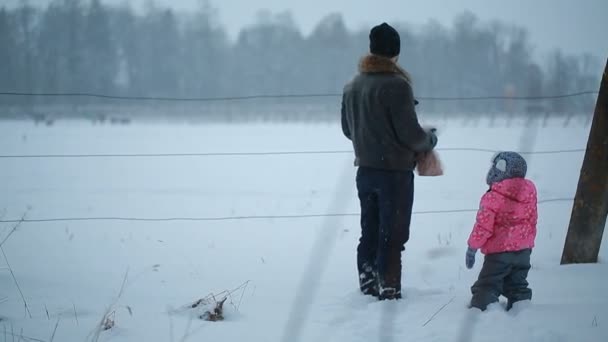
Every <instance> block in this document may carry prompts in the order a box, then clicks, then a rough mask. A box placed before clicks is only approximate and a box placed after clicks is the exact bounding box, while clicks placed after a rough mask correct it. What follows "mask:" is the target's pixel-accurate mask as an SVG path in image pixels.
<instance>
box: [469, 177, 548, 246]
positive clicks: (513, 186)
mask: <svg viewBox="0 0 608 342" xmlns="http://www.w3.org/2000/svg"><path fill="white" fill-rule="evenodd" d="M537 220H538V212H537V196H536V187H535V186H534V183H532V182H531V181H530V180H527V179H524V178H512V179H506V180H503V181H501V182H498V183H495V184H492V187H491V188H490V191H488V192H487V193H485V194H484V195H483V197H482V198H481V204H480V208H479V211H478V212H477V220H476V222H475V226H474V227H473V231H472V232H471V235H470V237H469V240H468V243H469V247H471V248H473V249H481V252H482V253H483V254H486V255H487V254H493V253H502V252H515V251H520V250H522V249H527V248H533V247H534V239H535V238H536V222H537Z"/></svg>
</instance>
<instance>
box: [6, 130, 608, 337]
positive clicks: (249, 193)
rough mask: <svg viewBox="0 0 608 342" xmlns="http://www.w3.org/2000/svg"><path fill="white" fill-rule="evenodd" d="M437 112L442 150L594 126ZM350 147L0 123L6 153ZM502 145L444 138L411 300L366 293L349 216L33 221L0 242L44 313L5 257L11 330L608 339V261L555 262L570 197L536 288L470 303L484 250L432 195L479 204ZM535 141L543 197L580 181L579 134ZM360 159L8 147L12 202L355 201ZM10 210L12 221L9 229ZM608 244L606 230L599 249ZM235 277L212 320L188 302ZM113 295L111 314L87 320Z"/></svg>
mask: <svg viewBox="0 0 608 342" xmlns="http://www.w3.org/2000/svg"><path fill="white" fill-rule="evenodd" d="M439 129H440V143H439V147H440V148H486V149H492V150H494V149H515V150H521V149H525V150H536V151H542V150H545V151H546V150H560V149H565V150H571V149H580V148H584V147H585V144H586V139H587V134H588V130H589V127H588V126H585V125H584V124H582V123H579V122H572V123H570V125H568V126H567V127H564V125H563V122H562V121H559V120H556V121H555V122H549V123H548V125H547V126H546V127H542V126H538V125H537V124H525V123H515V124H513V125H512V126H511V128H508V129H507V128H505V126H504V124H500V122H499V123H497V124H496V125H495V126H494V127H493V128H490V127H489V126H488V125H487V123H480V124H479V125H477V126H476V127H473V126H467V125H464V124H463V123H462V122H460V121H444V122H441V123H440V124H439ZM522 136H523V138H522ZM350 148H351V147H350V145H349V142H348V141H346V140H345V139H344V138H343V136H342V135H341V131H340V129H339V126H337V125H334V124H323V125H320V124H319V125H312V124H311V125H295V124H294V125H287V124H285V125H279V124H259V125H230V126H227V125H203V124H201V125H191V126H189V125H180V124H169V123H147V124H132V125H128V126H93V125H92V124H91V123H89V122H78V121H71V122H66V121H59V122H56V123H55V124H54V125H53V126H51V127H46V126H42V125H41V126H35V125H34V124H33V123H30V122H16V121H15V122H9V121H4V122H0V155H16V154H89V153H93V154H112V153H127V154H128V153H135V154H137V153H190V152H192V153H199V152H266V151H315V150H349V149H350ZM491 155H492V154H491V153H489V152H479V151H462V150H444V151H441V152H440V156H441V158H442V160H443V161H444V163H445V166H446V175H445V176H443V177H440V178H426V179H425V178H420V177H418V178H417V179H416V195H415V204H414V210H415V211H416V212H418V213H417V214H415V215H414V217H413V220H412V233H411V240H410V242H409V243H408V245H407V246H406V251H405V253H404V255H405V257H404V275H403V284H404V291H405V297H406V298H405V299H404V300H402V301H398V302H376V301H373V300H372V299H370V298H367V297H363V296H361V295H360V294H359V293H358V291H357V275H356V266H355V246H356V244H357V239H358V229H359V228H358V217H357V216H356V215H354V216H339V217H331V218H325V217H308V218H258V219H243V220H217V221H166V222H154V221H112V220H109V221H67V222H65V221H57V222H43V223H23V224H22V225H21V226H20V227H19V228H18V230H17V231H16V232H15V233H14V234H12V235H11V236H10V238H9V239H8V240H7V241H6V243H5V244H4V245H3V246H2V248H3V250H4V252H5V253H6V257H7V258H8V261H9V263H10V266H11V268H12V270H13V271H14V275H15V277H16V279H17V280H18V282H19V285H20V288H21V290H22V292H23V295H24V296H25V299H26V301H27V303H28V305H29V311H30V312H31V316H32V317H31V318H30V317H29V315H28V313H27V312H26V310H25V309H24V305H23V301H22V299H21V296H20V294H19V291H18V289H17V287H16V286H15V284H14V281H13V278H12V277H11V273H10V271H9V269H7V268H4V267H7V265H6V262H5V259H4V256H2V255H0V318H1V321H0V341H13V340H14V341H20V340H21V336H23V339H22V340H24V341H39V340H41V341H51V340H54V341H61V342H71V341H88V340H95V339H97V338H98V340H99V341H117V342H118V341H248V342H272V341H285V342H287V341H289V342H295V341H366V342H369V341H429V342H431V341H442V342H443V341H505V342H506V341H508V342H513V341H526V342H527V341H530V342H531V341H547V342H549V341H551V342H561V341H577V342H584V341H589V342H590V341H597V342H601V341H608V296H607V295H606V292H605V291H606V288H607V287H606V286H607V285H606V284H608V267H607V266H606V264H604V263H600V264H598V265H572V266H560V265H559V261H560V257H561V252H562V247H563V244H564V239H565V234H566V230H567V228H568V222H569V217H570V212H571V208H572V203H571V201H567V200H566V201H554V202H547V203H542V204H540V205H539V216H540V217H539V226H538V231H539V234H538V238H537V241H536V243H537V247H536V249H535V250H534V252H533V254H532V264H533V268H532V270H531V272H530V276H529V281H530V283H531V287H532V289H533V302H532V305H531V306H530V307H527V308H524V309H523V310H521V311H518V312H510V313H506V312H504V310H503V309H502V307H501V306H497V307H494V308H492V309H490V310H489V311H488V312H485V313H483V314H482V315H480V316H479V317H477V318H476V317H471V316H470V315H469V313H470V311H469V310H467V309H466V304H467V302H468V300H469V298H470V292H469V288H470V286H471V285H472V283H473V282H474V280H475V279H476V277H477V275H478V272H479V270H480V267H481V264H482V256H481V255H478V257H477V263H476V265H475V268H474V269H473V270H467V269H466V268H465V267H464V252H465V249H466V239H467V237H468V234H469V232H470V229H471V228H472V224H473V222H474V218H475V212H474V211H464V212H452V213H434V214H431V213H425V212H427V211H436V210H439V211H443V210H452V209H473V210H474V209H475V208H477V206H478V202H479V198H480V196H481V195H482V194H483V192H484V191H485V190H486V185H485V183H484V177H485V173H486V171H487V168H488V166H489V159H490V157H491ZM527 158H528V160H529V176H530V178H532V179H533V180H534V181H535V182H536V183H537V186H538V190H539V198H540V199H541V200H552V199H571V198H573V197H574V193H575V190H576V184H577V180H578V175H579V171H580V166H581V163H582V159H583V153H582V152H567V153H558V154H539V155H527ZM354 174H355V168H354V167H353V166H352V156H351V155H350V154H301V155H264V156H260V155H256V156H206V157H179V158H72V159H68V158H65V159H64V158H54V159H41V158H30V159H10V158H9V159H0V179H1V180H2V182H1V183H0V215H2V217H3V220H11V219H20V218H21V217H22V216H23V214H24V213H26V218H27V219H46V218H66V217H68V218H69V217H72V218H74V217H123V218H128V217H131V218H188V217H190V218H204V217H214V218H220V217H234V216H281V215H314V214H336V213H339V214H342V213H352V214H356V213H358V202H357V200H356V192H355V189H354ZM12 226H13V225H12V224H8V223H2V224H0V241H2V240H3V239H4V237H5V236H6V235H7V234H8V233H9V231H10V229H11V227H12ZM606 244H608V241H606V238H605V239H604V243H603V245H604V246H603V247H604V248H603V250H602V251H601V259H602V261H605V260H607V258H608V249H607V248H606ZM127 270H128V275H127V277H126V278H125V274H126V272H127ZM123 279H126V282H125V285H124V288H123V291H122V294H121V296H120V298H118V299H117V297H118V295H119V292H120V290H121V284H122V283H123ZM247 281H248V283H246V282H247ZM243 284H244V285H243ZM241 285H243V286H241ZM237 288H238V290H237V291H235V292H234V293H233V295H232V296H231V298H229V301H228V302H226V304H225V320H224V321H223V322H206V321H202V320H200V319H198V318H197V316H198V315H200V314H201V313H202V310H201V308H200V307H199V308H196V309H188V308H187V306H188V305H190V304H192V303H194V302H195V301H196V300H198V299H200V298H204V297H206V296H207V295H209V294H210V293H214V294H220V293H221V292H222V291H225V290H232V289H237ZM219 298H221V294H220V297H218V299H219ZM229 302H230V303H229ZM111 305H112V306H111ZM127 306H128V308H129V309H130V310H131V313H132V314H130V313H129V310H128V309H127ZM237 308H238V310H237ZM114 310H115V314H113V315H111V317H112V319H113V320H114V322H115V325H114V327H113V328H112V329H110V330H107V331H102V332H100V333H99V335H98V336H95V335H96V334H95V332H96V330H98V329H97V327H98V326H99V324H100V321H101V320H102V318H103V316H104V314H105V313H107V312H112V311H114ZM12 334H14V335H15V337H14V339H13V336H12Z"/></svg>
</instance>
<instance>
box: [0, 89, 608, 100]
mask: <svg viewBox="0 0 608 342" xmlns="http://www.w3.org/2000/svg"><path fill="white" fill-rule="evenodd" d="M597 94H599V91H593V90H586V91H578V92H573V93H566V94H557V95H541V96H498V95H492V96H468V97H467V96H417V97H416V98H417V99H420V100H425V101H483V100H521V101H534V100H552V99H564V98H569V97H577V96H582V95H597ZM0 95H3V96H24V97H88V98H100V99H110V100H129V101H172V102H226V101H245V100H255V99H288V98H292V99H293V98H318V97H341V96H342V93H325V94H314V93H311V94H269V95H248V96H225V97H162V96H120V95H107V94H96V93H76V92H74V93H26V92H0Z"/></svg>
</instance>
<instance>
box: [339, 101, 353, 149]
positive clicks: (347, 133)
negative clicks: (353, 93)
mask: <svg viewBox="0 0 608 342" xmlns="http://www.w3.org/2000/svg"><path fill="white" fill-rule="evenodd" d="M341 112H342V113H341V115H342V133H344V136H345V137H347V138H348V139H349V140H352V138H351V133H350V128H349V127H348V120H347V119H346V108H344V96H342V109H341Z"/></svg>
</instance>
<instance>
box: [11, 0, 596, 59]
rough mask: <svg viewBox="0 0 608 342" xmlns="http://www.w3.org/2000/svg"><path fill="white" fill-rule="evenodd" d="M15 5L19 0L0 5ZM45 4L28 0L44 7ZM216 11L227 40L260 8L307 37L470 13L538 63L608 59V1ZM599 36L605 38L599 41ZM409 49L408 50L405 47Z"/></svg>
mask: <svg viewBox="0 0 608 342" xmlns="http://www.w3.org/2000/svg"><path fill="white" fill-rule="evenodd" d="M199 1H200V0H155V1H154V3H156V4H157V5H160V6H171V7H172V8H175V9H177V10H191V9H194V8H196V6H197V4H198V3H199ZM0 2H2V3H5V4H9V5H10V4H13V5H14V4H16V3H18V2H19V0H0ZM48 2H49V1H48V0H29V3H30V4H34V5H35V4H40V5H45V4H47V3H48ZM102 2H104V3H108V4H122V3H126V2H128V3H131V4H132V5H133V7H134V8H142V7H143V5H144V4H145V3H146V2H149V0H102ZM210 2H211V4H212V5H213V6H214V7H215V8H217V9H218V10H219V16H220V22H221V23H222V24H223V26H224V27H225V28H226V29H227V30H228V33H229V35H230V36H231V37H235V36H236V34H237V33H238V31H239V30H240V29H241V28H242V27H244V26H247V25H250V24H252V23H253V22H255V18H256V14H257V13H258V12H259V10H260V9H268V10H270V11H272V12H275V13H276V12H282V11H285V10H290V11H291V13H292V14H293V18H294V19H295V22H296V24H297V25H298V26H299V27H300V28H301V29H302V31H303V32H304V33H305V34H308V33H309V32H310V31H311V30H312V28H313V27H314V26H315V25H316V24H317V23H318V21H319V20H320V19H321V18H322V17H324V16H325V15H327V14H328V13H331V12H340V13H342V14H343V17H344V20H345V22H346V24H347V26H348V27H349V28H351V29H358V28H362V27H363V28H368V27H370V26H371V25H373V24H377V23H379V22H382V21H387V22H389V23H390V22H395V21H401V22H404V21H405V22H409V23H412V24H424V23H426V22H428V20H429V19H435V20H437V21H439V22H440V23H442V24H444V25H451V23H452V22H453V19H454V17H455V16H456V15H457V14H459V13H461V12H463V11H464V10H471V11H472V12H473V13H475V14H476V15H477V16H478V17H479V18H480V19H481V20H483V21H487V20H492V19H500V20H502V21H504V22H510V23H514V24H517V25H520V26H523V27H525V28H526V29H528V31H529V33H530V41H531V42H532V43H533V44H534V45H535V46H536V47H537V49H536V51H535V54H536V58H544V57H545V55H546V53H547V52H548V51H549V50H550V49H554V48H561V49H562V50H564V51H565V52H567V53H569V54H582V53H585V52H589V53H592V54H594V55H595V56H597V57H599V58H600V60H601V61H602V64H603V61H604V60H605V59H606V58H607V57H608V39H606V37H605V33H606V32H608V17H606V14H607V13H608V0H508V1H505V0H457V1H452V0H408V1H404V0H376V1H369V0H367V1H352V0H211V1H210ZM602 36H603V37H602ZM403 48H404V49H407V47H403Z"/></svg>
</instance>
